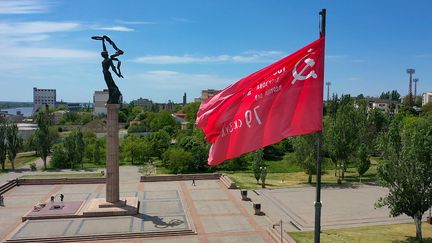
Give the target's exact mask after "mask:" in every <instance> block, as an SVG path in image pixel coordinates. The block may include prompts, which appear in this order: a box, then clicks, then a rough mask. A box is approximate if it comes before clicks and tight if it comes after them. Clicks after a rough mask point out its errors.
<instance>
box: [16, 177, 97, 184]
mask: <svg viewBox="0 0 432 243" xmlns="http://www.w3.org/2000/svg"><path fill="white" fill-rule="evenodd" d="M105 183H106V178H58V179H20V180H19V185H55V184H105Z"/></svg>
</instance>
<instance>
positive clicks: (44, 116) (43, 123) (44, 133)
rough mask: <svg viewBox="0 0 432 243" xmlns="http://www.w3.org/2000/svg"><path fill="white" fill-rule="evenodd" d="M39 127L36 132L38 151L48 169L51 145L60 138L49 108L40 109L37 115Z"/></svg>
mask: <svg viewBox="0 0 432 243" xmlns="http://www.w3.org/2000/svg"><path fill="white" fill-rule="evenodd" d="M36 122H37V124H38V127H39V128H38V129H37V130H36V132H35V140H36V152H37V154H38V155H39V156H40V157H41V158H42V160H43V162H44V168H45V169H47V163H46V162H47V157H48V155H49V154H50V152H51V147H52V145H53V144H54V142H55V141H56V140H57V138H58V132H57V130H56V129H55V128H53V127H52V118H51V116H50V113H49V110H48V109H45V111H44V110H42V109H41V110H40V111H39V112H38V113H37V115H36Z"/></svg>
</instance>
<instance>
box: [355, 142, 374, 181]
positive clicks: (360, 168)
mask: <svg viewBox="0 0 432 243" xmlns="http://www.w3.org/2000/svg"><path fill="white" fill-rule="evenodd" d="M356 164H357V172H358V174H359V178H360V182H361V177H362V176H363V175H364V173H366V171H368V170H369V168H370V165H371V162H370V160H369V158H368V153H367V148H366V145H364V144H362V145H360V147H359V149H358V152H357V163H356Z"/></svg>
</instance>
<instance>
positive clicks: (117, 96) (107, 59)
mask: <svg viewBox="0 0 432 243" xmlns="http://www.w3.org/2000/svg"><path fill="white" fill-rule="evenodd" d="M92 39H93V40H102V48H103V50H102V52H101V55H102V57H103V58H104V60H103V61H102V71H103V75H104V79H105V83H106V84H107V86H108V92H109V98H108V101H107V104H120V103H121V97H122V94H121V93H120V90H119V88H118V87H117V85H116V84H115V83H114V79H113V77H112V75H111V72H110V70H109V69H110V68H111V69H112V70H113V72H114V73H115V74H116V75H117V76H118V77H119V78H123V75H122V74H121V71H120V65H121V62H120V60H119V59H118V58H117V57H118V56H120V55H122V54H123V53H124V52H123V51H122V50H120V49H119V48H118V47H117V46H116V45H115V43H114V42H113V41H112V40H111V39H110V38H109V37H108V36H106V35H104V36H93V37H92ZM105 41H107V42H108V43H109V44H110V45H111V46H112V47H113V48H114V50H116V53H115V54H113V55H111V56H109V54H108V51H107V48H106V46H105ZM113 61H116V62H118V63H117V68H116V67H115V66H114V63H113Z"/></svg>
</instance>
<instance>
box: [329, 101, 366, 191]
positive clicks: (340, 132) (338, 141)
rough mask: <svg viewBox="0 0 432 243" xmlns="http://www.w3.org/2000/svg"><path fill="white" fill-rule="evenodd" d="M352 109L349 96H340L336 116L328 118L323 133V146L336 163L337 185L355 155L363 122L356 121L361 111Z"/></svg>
mask: <svg viewBox="0 0 432 243" xmlns="http://www.w3.org/2000/svg"><path fill="white" fill-rule="evenodd" d="M360 110H361V109H357V108H355V107H354V105H353V103H352V100H351V98H350V97H349V96H342V97H341V102H340V104H339V107H338V110H337V112H336V116H335V117H334V118H330V119H329V121H328V125H327V128H326V129H325V130H324V132H325V136H324V137H325V138H326V141H325V144H324V145H325V146H326V150H327V151H328V152H329V154H330V157H331V158H332V159H334V160H335V162H337V171H338V172H339V173H338V183H340V182H341V178H342V179H344V177H345V173H344V172H345V170H346V169H347V167H348V162H349V158H350V157H351V156H352V155H353V154H354V153H355V151H356V148H357V146H358V144H359V142H360V141H361V139H359V134H360V131H361V130H362V127H361V126H362V124H364V123H363V122H359V121H358V119H359V117H361V115H360V114H363V113H364V112H363V110H361V111H360Z"/></svg>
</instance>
